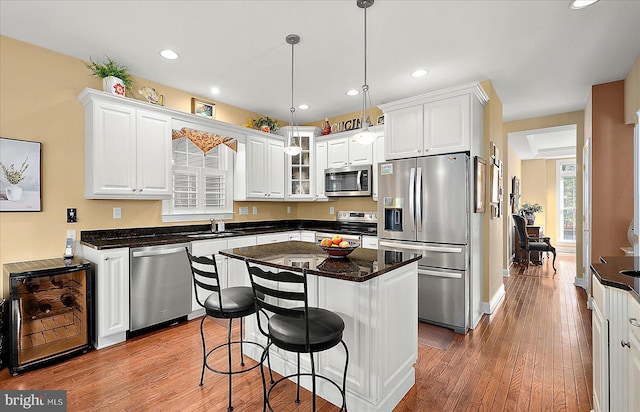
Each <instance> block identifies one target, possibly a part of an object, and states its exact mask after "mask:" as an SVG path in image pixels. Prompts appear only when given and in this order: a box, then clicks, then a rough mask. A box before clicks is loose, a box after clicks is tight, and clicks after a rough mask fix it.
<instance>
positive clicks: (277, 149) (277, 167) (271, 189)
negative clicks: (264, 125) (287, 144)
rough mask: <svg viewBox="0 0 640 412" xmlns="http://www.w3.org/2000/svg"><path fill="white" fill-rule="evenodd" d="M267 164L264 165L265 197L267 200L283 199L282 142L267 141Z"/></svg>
mask: <svg viewBox="0 0 640 412" xmlns="http://www.w3.org/2000/svg"><path fill="white" fill-rule="evenodd" d="M268 151H269V155H268V157H267V162H266V163H265V164H264V167H265V168H266V171H267V173H265V174H266V175H268V176H269V180H268V181H267V187H268V191H267V197H268V198H269V199H284V191H285V174H284V165H285V163H284V156H285V154H284V142H282V141H280V140H270V139H269V140H268Z"/></svg>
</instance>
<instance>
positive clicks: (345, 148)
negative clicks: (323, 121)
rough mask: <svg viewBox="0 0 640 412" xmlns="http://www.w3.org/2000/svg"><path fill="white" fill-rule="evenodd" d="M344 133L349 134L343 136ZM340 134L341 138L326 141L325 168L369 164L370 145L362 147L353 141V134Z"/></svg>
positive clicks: (371, 155) (370, 159) (370, 157)
mask: <svg viewBox="0 0 640 412" xmlns="http://www.w3.org/2000/svg"><path fill="white" fill-rule="evenodd" d="M345 133H347V134H349V135H348V136H345ZM345 133H340V134H341V135H342V137H340V138H331V139H329V140H327V167H328V168H334V167H344V166H355V165H363V164H371V162H372V161H373V160H372V158H373V152H372V150H371V145H362V144H360V143H358V142H356V141H354V140H353V137H352V136H351V135H352V134H353V132H345Z"/></svg>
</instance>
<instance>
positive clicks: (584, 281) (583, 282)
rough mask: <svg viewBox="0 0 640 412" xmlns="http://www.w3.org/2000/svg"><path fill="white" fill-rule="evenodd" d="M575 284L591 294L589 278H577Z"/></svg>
mask: <svg viewBox="0 0 640 412" xmlns="http://www.w3.org/2000/svg"><path fill="white" fill-rule="evenodd" d="M573 284H574V285H576V286H578V287H581V288H582V289H584V290H586V291H587V293H589V277H588V276H587V277H586V278H579V277H577V276H576V277H575V279H574V281H573Z"/></svg>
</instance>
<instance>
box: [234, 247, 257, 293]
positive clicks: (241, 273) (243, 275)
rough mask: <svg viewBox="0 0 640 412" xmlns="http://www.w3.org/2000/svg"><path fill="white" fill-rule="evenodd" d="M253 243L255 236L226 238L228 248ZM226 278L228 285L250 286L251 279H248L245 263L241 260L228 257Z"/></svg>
mask: <svg viewBox="0 0 640 412" xmlns="http://www.w3.org/2000/svg"><path fill="white" fill-rule="evenodd" d="M255 245H256V237H255V236H241V237H232V238H229V239H227V247H228V248H229V249H235V248H237V247H247V246H255ZM227 278H228V279H229V280H228V282H229V287H232V286H251V281H250V280H249V272H248V271H247V265H246V264H245V263H244V261H243V260H239V259H229V260H228V261H227Z"/></svg>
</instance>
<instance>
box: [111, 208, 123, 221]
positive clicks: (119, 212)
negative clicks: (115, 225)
mask: <svg viewBox="0 0 640 412" xmlns="http://www.w3.org/2000/svg"><path fill="white" fill-rule="evenodd" d="M113 218H114V219H122V209H121V208H119V207H114V208H113Z"/></svg>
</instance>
